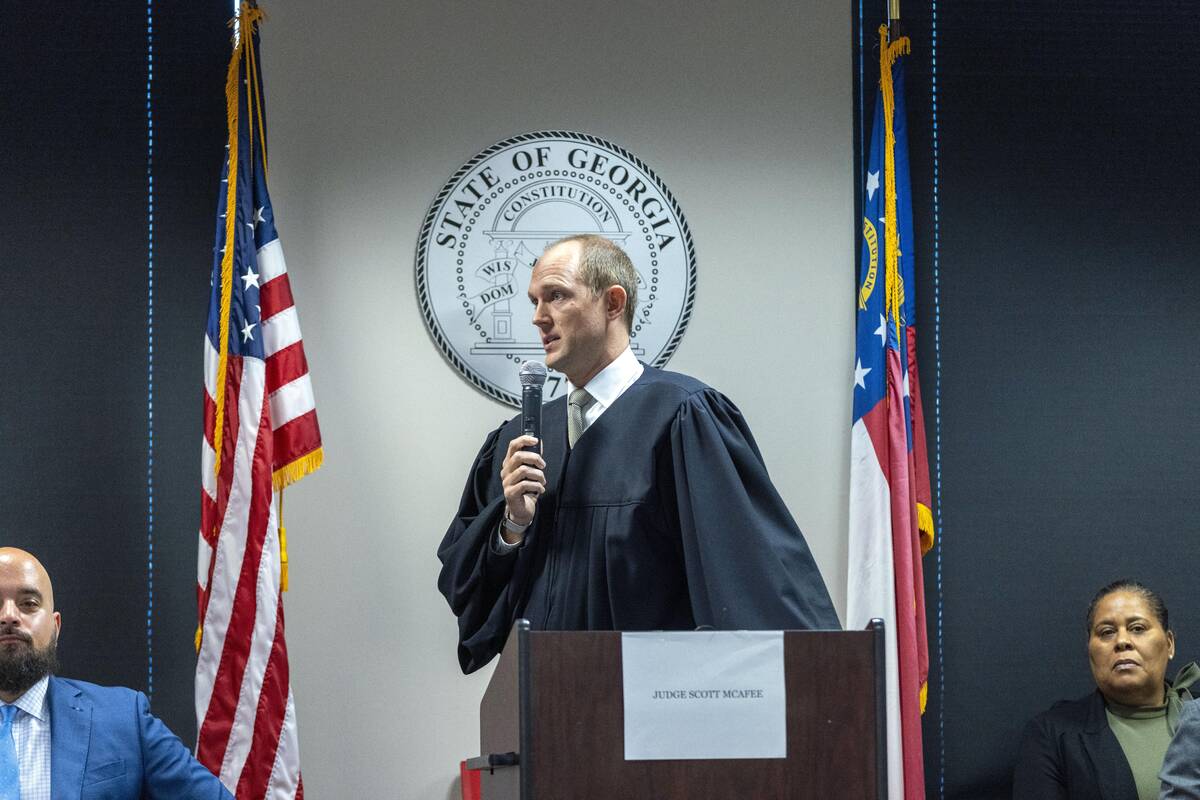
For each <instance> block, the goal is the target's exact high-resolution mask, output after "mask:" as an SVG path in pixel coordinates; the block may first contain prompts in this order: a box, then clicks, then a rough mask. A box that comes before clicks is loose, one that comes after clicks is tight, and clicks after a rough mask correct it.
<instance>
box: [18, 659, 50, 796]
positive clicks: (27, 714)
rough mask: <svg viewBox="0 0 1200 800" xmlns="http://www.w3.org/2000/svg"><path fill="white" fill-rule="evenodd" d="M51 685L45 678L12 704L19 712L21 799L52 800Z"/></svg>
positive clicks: (46, 677) (48, 679) (47, 678)
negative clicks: (48, 695)
mask: <svg viewBox="0 0 1200 800" xmlns="http://www.w3.org/2000/svg"><path fill="white" fill-rule="evenodd" d="M49 686H50V678H49V677H48V676H42V679H41V680H40V681H38V682H37V683H35V684H34V685H33V686H30V687H29V689H28V690H27V691H26V692H25V694H23V695H21V696H20V697H18V698H17V701H16V702H15V703H13V704H12V705H14V706H16V707H17V708H18V709H19V711H17V714H16V716H14V717H13V726H12V727H13V743H14V744H15V745H16V748H17V764H18V766H19V769H20V770H21V800H50V707H49V705H48V704H47V703H46V689H47V688H49Z"/></svg>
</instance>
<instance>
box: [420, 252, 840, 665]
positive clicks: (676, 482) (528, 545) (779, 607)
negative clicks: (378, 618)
mask: <svg viewBox="0 0 1200 800" xmlns="http://www.w3.org/2000/svg"><path fill="white" fill-rule="evenodd" d="M597 254H598V257H597ZM597 264H598V265H599V266H597ZM614 276H615V277H614ZM636 282H637V281H636V273H635V272H634V270H633V266H632V264H631V263H630V262H629V259H628V256H626V255H625V254H624V253H623V252H622V251H620V249H619V248H617V247H616V246H615V245H613V244H611V243H610V242H608V240H606V239H601V238H599V237H595V236H583V237H571V238H570V239H567V240H562V241H560V242H557V243H555V244H553V245H551V246H550V247H549V248H547V250H546V252H545V253H544V254H543V256H542V258H541V259H539V260H538V263H537V264H536V265H535V267H534V271H533V276H532V279H531V281H530V288H529V296H530V300H531V301H533V303H534V317H533V323H534V325H535V326H537V327H538V329H539V330H540V331H541V333H542V341H543V345H544V347H545V349H546V362H547V365H548V366H550V367H551V368H553V369H558V370H560V371H562V372H563V373H564V374H566V376H567V377H568V378H569V379H570V380H571V381H572V383H573V384H574V385H575V386H583V387H584V388H586V387H587V384H588V381H590V380H592V379H593V378H594V377H595V376H596V375H597V374H598V373H599V372H600V371H602V370H603V369H604V368H605V367H606V366H607V365H610V364H612V363H613V362H614V361H615V360H616V359H617V358H618V357H619V356H621V355H622V354H626V353H627V352H628V347H629V334H628V332H629V329H630V325H631V322H632V317H633V308H634V305H635V304H636ZM627 358H629V359H632V356H627ZM566 415H567V402H566V398H559V399H557V400H554V401H551V402H549V403H546V404H545V405H544V406H543V407H542V442H541V445H542V458H543V459H544V462H545V464H544V468H541V469H539V468H538V466H540V465H535V464H534V463H533V462H534V460H539V461H540V459H538V457H537V456H536V454H532V453H524V452H522V451H521V450H520V448H519V446H517V444H518V443H514V447H513V449H512V452H510V443H511V442H513V440H514V439H516V438H518V437H520V436H521V433H522V430H521V419H520V417H519V416H518V417H515V418H513V419H512V420H509V421H508V422H507V423H505V424H504V425H503V426H501V427H500V428H499V429H498V430H496V431H494V432H493V433H492V434H491V435H490V436H489V437H488V438H487V441H486V442H484V445H483V447H482V448H481V449H480V451H479V454H478V455H477V456H476V458H475V463H474V465H473V466H472V468H471V474H470V476H469V477H468V480H467V485H466V488H465V489H464V490H463V495H462V500H461V502H460V503H459V508H458V513H457V514H456V516H455V518H454V521H453V522H452V523H451V525H450V528H449V530H448V531H447V532H446V535H445V537H444V538H443V540H442V544H441V547H440V548H439V549H438V557H439V558H440V559H441V562H442V571H441V575H440V576H439V578H438V587H439V588H440V589H441V591H442V593H443V594H444V595H445V596H446V599H447V600H448V601H449V603H450V608H451V609H452V610H453V612H454V614H455V615H456V616H457V617H458V626H459V648H458V656H459V662H460V664H461V665H462V668H463V671H464V672H472V671H474V670H476V669H478V668H479V667H481V666H483V665H484V664H486V663H487V662H488V661H490V660H491V659H492V658H493V657H494V656H495V655H496V654H497V653H498V652H500V650H501V648H503V646H504V642H505V639H506V638H507V636H508V632H509V630H510V629H511V627H512V625H513V623H514V622H515V621H516V620H517V619H519V618H522V617H524V618H527V619H529V621H530V623H531V625H532V627H533V628H534V629H535V630H622V631H644V630H692V629H694V628H696V627H698V626H711V627H713V628H718V629H726V630H738V629H749V630H755V629H758V630H773V629H795V628H804V629H838V628H839V624H838V620H837V615H836V614H835V613H834V610H833V604H832V603H831V602H830V600H829V594H828V592H827V591H826V588H825V583H824V581H823V580H822V579H821V575H820V573H819V572H818V571H817V567H816V564H815V563H814V562H813V558H812V554H811V553H810V552H809V549H808V545H807V544H806V543H805V541H804V536H803V534H801V532H800V529H799V528H798V527H797V526H796V523H795V522H794V521H793V520H792V517H791V515H790V514H789V513H788V510H787V507H786V506H785V505H784V502H783V499H782V498H781V497H780V496H779V493H778V492H777V491H776V490H775V487H774V486H773V485H772V484H771V480H770V478H769V477H768V475H767V470H766V466H765V465H764V464H763V460H762V455H761V454H760V453H759V451H758V446H757V445H756V444H755V442H754V437H753V436H752V435H751V433H750V430H749V428H748V427H747V426H746V423H745V420H743V419H742V415H741V413H740V412H739V411H738V410H737V408H736V407H734V405H733V404H732V403H731V402H729V400H727V399H726V398H725V397H723V396H722V395H721V394H720V393H718V392H716V391H714V390H713V389H711V388H709V387H708V386H705V385H704V384H703V383H701V382H699V381H697V380H695V379H693V378H689V377H687V376H684V375H679V374H676V373H671V372H663V371H660V370H657V369H654V368H653V367H644V368H643V372H642V374H641V375H640V377H638V378H637V380H635V381H634V382H633V383H632V384H630V385H629V387H628V388H627V389H625V391H624V392H623V393H621V394H620V395H619V396H618V397H617V398H616V399H615V401H613V402H612V405H611V406H609V407H607V408H605V409H604V410H603V412H602V413H601V414H600V416H599V417H598V418H597V419H595V421H594V422H592V424H591V425H590V426H588V427H587V428H586V429H585V430H584V431H583V434H582V436H581V437H580V438H579V440H578V441H577V442H575V446H574V447H573V448H571V447H568V444H567V432H566V431H567V422H566ZM532 442H533V440H532V439H531V440H529V443H532ZM502 466H503V467H505V473H506V474H507V475H508V478H507V480H509V481H514V480H515V481H516V482H515V483H509V484H505V482H504V480H505V479H502V476H501V473H502ZM514 475H517V476H518V477H516V478H515V479H514ZM521 476H525V477H521ZM530 476H532V479H531V480H528V481H525V478H528V477H530ZM523 481H524V482H523ZM506 485H507V486H508V487H509V489H510V496H511V498H510V499H509V500H506V498H505V487H506ZM531 491H532V492H533V494H530V492H531ZM514 508H515V509H516V515H519V517H520V518H518V516H516V515H514ZM506 510H507V512H508V515H509V519H510V521H511V522H513V523H516V524H517V526H518V527H517V529H518V530H521V527H520V526H523V525H526V524H528V527H526V528H524V530H523V534H522V538H521V540H520V546H519V547H515V548H511V549H510V548H507V547H501V546H499V545H500V541H499V537H500V524H501V520H502V519H503V518H505V514H506ZM506 538H507V537H506Z"/></svg>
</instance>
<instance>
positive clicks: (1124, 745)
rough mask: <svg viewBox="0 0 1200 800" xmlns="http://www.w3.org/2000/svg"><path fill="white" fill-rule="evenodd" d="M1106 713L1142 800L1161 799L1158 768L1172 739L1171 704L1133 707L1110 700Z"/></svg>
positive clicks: (1139, 799)
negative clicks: (1169, 721) (1169, 723)
mask: <svg viewBox="0 0 1200 800" xmlns="http://www.w3.org/2000/svg"><path fill="white" fill-rule="evenodd" d="M1105 713H1106V714H1107V715H1108V727H1109V728H1111V729H1112V732H1113V733H1114V734H1115V735H1116V737H1117V741H1118V742H1120V743H1121V749H1122V750H1123V751H1125V760H1126V761H1128V762H1129V769H1130V771H1131V772H1133V782H1134V783H1135V784H1137V796H1138V800H1158V785H1159V784H1158V770H1159V769H1160V768H1161V767H1162V763H1163V756H1165V755H1166V754H1167V745H1168V744H1170V743H1171V730H1170V728H1169V727H1168V726H1167V706H1165V705H1163V706H1158V707H1156V708H1131V707H1130V706H1122V705H1119V704H1117V703H1114V702H1113V701H1111V700H1109V701H1108V707H1107V708H1106V709H1105Z"/></svg>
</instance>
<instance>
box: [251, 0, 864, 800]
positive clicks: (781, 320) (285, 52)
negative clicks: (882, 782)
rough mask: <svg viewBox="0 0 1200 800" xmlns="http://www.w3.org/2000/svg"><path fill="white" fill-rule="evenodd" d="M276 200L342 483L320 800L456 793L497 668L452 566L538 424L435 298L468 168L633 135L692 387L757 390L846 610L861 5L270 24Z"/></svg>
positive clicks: (298, 605) (294, 542)
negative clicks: (470, 378)
mask: <svg viewBox="0 0 1200 800" xmlns="http://www.w3.org/2000/svg"><path fill="white" fill-rule="evenodd" d="M266 10H267V13H268V15H269V18H268V21H267V23H266V24H265V26H264V29H263V64H264V74H265V80H266V87H267V99H268V101H269V112H270V116H269V122H270V136H271V140H270V144H271V188H272V192H273V199H274V201H275V206H276V215H277V219H278V220H279V229H280V232H281V236H282V239H283V243H284V249H285V251H286V253H287V257H288V264H289V269H290V271H291V273H292V286H293V288H294V291H295V294H296V297H297V303H298V305H299V307H300V312H301V319H302V321H303V329H304V335H305V346H306V348H307V351H308V356H309V361H310V364H311V367H312V371H313V381H314V384H315V387H316V392H317V403H318V410H319V414H320V419H321V426H322V429H323V433H324V441H325V447H326V459H327V460H326V466H325V468H324V469H323V470H322V471H321V472H320V473H318V474H317V475H316V476H315V477H312V478H309V479H308V480H306V481H304V482H303V483H302V484H300V485H299V486H298V487H296V488H294V489H292V490H289V492H288V495H287V505H286V517H285V521H286V522H287V524H288V528H289V537H288V538H289V545H290V548H291V549H290V556H291V570H292V591H291V592H290V593H289V594H288V596H287V601H286V602H287V617H288V643H289V645H290V651H291V664H292V681H293V687H294V690H295V693H296V698H297V707H298V711H299V717H300V735H301V747H302V753H303V766H304V779H305V784H306V788H307V790H308V792H309V794H310V796H312V797H314V798H338V797H363V798H367V797H369V798H384V797H402V798H438V799H439V800H440V798H447V797H453V796H455V794H454V793H455V792H456V791H457V788H456V786H455V784H454V781H455V777H456V765H457V762H458V760H459V759H460V758H462V757H466V756H470V755H475V754H477V749H478V740H477V728H476V726H477V718H478V702H479V697H480V695H481V693H482V691H483V689H484V687H485V685H486V681H487V678H488V676H489V675H490V669H488V670H483V671H481V672H480V673H478V674H475V675H472V676H469V677H464V676H463V675H462V674H461V673H460V671H459V668H458V664H457V661H456V658H455V644H456V631H455V623H454V619H453V617H452V616H451V614H450V611H449V609H448V608H447V606H446V604H445V602H444V600H443V599H442V597H441V595H439V594H438V592H437V589H436V586H435V581H436V578H437V572H438V562H437V559H436V557H435V550H436V548H437V545H438V542H439V540H440V539H441V536H442V534H443V532H444V530H445V528H446V525H447V523H448V521H449V519H450V516H451V515H452V513H453V511H454V509H455V507H456V504H457V501H458V495H459V493H460V491H461V489H462V481H463V480H464V478H465V476H466V471H467V467H468V466H469V464H470V462H471V458H472V456H473V455H474V454H475V452H476V450H477V448H478V446H479V444H480V443H481V441H482V437H483V435H484V434H485V433H486V432H487V431H488V430H490V429H491V428H492V427H494V426H495V425H496V424H498V422H499V421H501V420H502V419H503V418H505V417H507V416H509V415H510V414H511V411H510V410H509V409H507V408H505V407H503V406H501V405H499V404H498V403H496V402H494V401H491V400H489V399H487V398H486V397H484V396H483V395H482V394H480V393H479V392H478V391H476V390H475V389H474V388H472V387H471V386H470V385H469V384H467V383H466V382H465V381H464V380H463V379H462V378H460V377H459V376H458V374H457V373H456V372H454V371H453V370H452V369H451V368H450V367H449V366H448V365H447V364H446V363H445V362H444V361H443V359H442V357H441V355H440V353H439V351H438V350H437V348H436V347H435V346H434V344H433V343H432V341H431V340H430V338H429V336H428V335H427V333H426V331H425V326H424V322H423V320H422V318H421V314H420V312H419V310H418V308H417V304H416V299H415V291H414V287H413V257H414V251H415V246H416V237H417V232H418V227H419V225H420V222H421V220H422V217H423V215H424V213H425V211H426V210H427V208H428V205H429V203H430V202H431V201H432V199H433V196H434V194H435V193H436V191H437V190H438V189H439V188H440V187H441V185H442V183H443V182H444V181H445V180H446V179H447V178H448V177H449V176H450V173H451V172H452V171H453V170H455V169H457V168H458V167H459V166H460V165H461V164H462V163H464V162H465V161H466V160H467V159H468V158H470V157H471V156H473V155H475V154H476V153H477V152H478V151H480V150H482V149H483V148H485V147H487V146H489V145H491V144H493V143H495V142H497V141H499V140H501V139H503V138H506V137H508V136H510V135H513V134H516V133H521V132H525V131H529V130H537V129H552V128H565V129H570V130H579V131H584V132H588V133H592V134H595V135H598V136H600V137H602V138H605V139H608V140H610V141H612V142H615V143H616V144H619V145H621V146H623V147H625V148H627V149H628V150H630V151H632V152H633V153H634V154H636V155H638V156H639V157H641V158H642V159H643V160H645V161H646V163H647V164H649V165H650V167H651V169H653V170H654V171H655V172H656V173H657V174H658V175H659V176H660V177H662V178H663V180H664V181H665V182H666V183H667V185H668V186H669V187H670V188H671V190H672V191H673V192H674V194H675V196H676V197H677V198H678V200H679V202H680V204H681V206H682V207H683V210H684V213H685V214H686V216H687V219H688V221H689V223H690V225H691V229H692V232H693V235H694V237H695V242H696V252H697V260H698V275H699V286H698V292H697V302H696V307H695V312H694V314H693V317H692V321H691V326H690V328H689V329H688V332H687V335H686V336H685V337H684V339H683V342H682V344H681V345H680V347H679V349H678V351H677V352H676V355H675V357H674V358H673V359H672V361H671V363H670V365H669V368H671V369H675V370H679V371H682V372H687V373H690V374H692V375H695V376H697V377H699V378H701V379H703V380H705V381H707V382H708V383H711V384H713V385H714V386H717V387H718V388H720V389H722V390H723V391H724V392H726V393H727V394H729V395H730V396H731V397H732V398H733V399H734V401H735V402H737V403H738V405H739V406H740V407H741V408H742V410H743V412H744V413H745V415H746V417H747V418H748V420H749V421H750V424H751V426H752V427H753V429H754V431H755V434H756V436H757V438H758V441H759V444H760V446H761V447H762V450H763V452H764V455H765V457H766V460H767V464H768V466H769V467H770V469H771V472H772V475H773V476H774V479H775V482H776V485H777V486H778V487H779V489H780V490H781V492H782V493H783V496H784V497H785V498H786V500H787V502H788V505H789V506H790V507H791V509H792V512H793V514H794V515H795V516H796V519H797V521H798V522H799V523H800V526H801V528H802V529H803V530H804V531H805V533H806V534H807V536H808V540H809V543H810V544H811V546H812V548H813V551H814V552H815V554H816V558H817V562H818V564H819V565H820V567H821V570H822V572H823V573H824V575H825V578H826V581H827V583H828V584H829V588H830V591H831V593H832V595H833V597H834V602H835V603H836V604H837V607H838V609H839V611H844V606H845V578H844V574H845V566H846V545H845V534H844V531H845V527H846V493H847V474H848V461H849V454H848V445H847V442H848V425H849V418H850V386H851V380H852V378H851V376H852V360H853V350H852V346H853V345H852V335H853V330H852V323H853V312H852V297H853V284H854V278H853V254H852V248H853V215H852V210H851V205H852V201H853V192H852V181H853V178H852V174H853V173H852V140H851V119H852V117H851V76H850V70H849V67H850V19H849V7H848V6H846V5H845V4H842V3H816V2H811V0H810V1H809V2H808V3H804V2H801V3H797V2H793V1H791V0H789V1H787V2H784V1H782V0H780V1H778V2H758V3H743V2H734V1H733V0H724V1H723V2H711V3H702V2H682V1H676V2H654V3H650V2H645V3H640V2H639V3H633V2H627V3H624V4H617V3H610V4H600V3H585V2H579V1H578V0H559V2H539V3H532V2H529V3H505V2H494V3H487V4H484V3H471V4H468V3H454V2H446V0H413V1H412V2H401V3H393V2H367V1H366V0H358V1H357V2H354V1H352V2H340V3H330V2H317V1H316V0H288V2H278V3H272V4H270V5H269V6H268V7H267V9H266Z"/></svg>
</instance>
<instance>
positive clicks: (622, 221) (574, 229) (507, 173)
mask: <svg viewBox="0 0 1200 800" xmlns="http://www.w3.org/2000/svg"><path fill="white" fill-rule="evenodd" d="M577 233H594V234H598V235H600V236H604V237H606V238H608V239H610V240H611V241H613V242H614V243H616V244H617V245H619V246H620V247H621V248H622V249H624V250H625V252H626V253H628V254H629V257H630V259H632V261H633V265H634V267H635V268H636V269H637V272H638V306H637V311H636V316H635V318H634V324H633V330H632V331H630V346H631V347H632V348H633V352H634V354H635V355H637V357H638V358H639V359H640V360H642V361H644V362H646V363H648V364H652V365H654V366H659V367H661V366H662V365H664V364H665V363H666V362H667V360H668V359H669V358H670V357H671V354H672V353H673V352H674V351H675V348H676V346H677V345H678V344H679V340H680V339H681V338H682V337H683V333H684V330H685V329H686V328H687V323H688V319H689V318H690V316H691V313H692V304H693V302H694V300H695V293H696V255H695V251H694V249H693V246H692V235H691V232H690V231H689V230H688V226H687V222H686V221H685V220H684V218H683V212H682V211H681V210H680V208H679V204H678V203H677V202H675V198H674V197H673V196H672V195H671V192H670V191H669V190H668V189H667V187H666V186H665V185H664V184H663V182H662V181H661V180H660V179H659V178H658V176H657V175H655V174H654V173H653V172H651V171H650V169H649V168H648V167H647V166H646V165H645V164H643V163H642V161H641V160H640V159H638V158H637V157H636V156H634V155H633V154H632V153H629V152H628V151H626V150H624V149H622V148H620V147H617V146H616V145H614V144H611V143H609V142H606V141H604V140H603V139H599V138H597V137H595V136H590V135H588V134H585V133H574V132H570V131H539V132H535V133H526V134H522V135H520V136H514V137H512V138H509V139H505V140H504V141H502V142H498V143H496V144H494V145H492V146H491V147H489V148H487V149H486V150H484V151H483V152H482V153H480V154H479V155H477V156H475V157H474V158H472V159H471V160H470V161H468V162H467V163H466V164H464V165H463V166H462V167H461V168H460V169H459V170H458V171H457V172H455V173H454V175H453V176H452V177H451V178H450V180H449V181H447V182H446V184H445V186H443V187H442V189H441V191H440V192H438V194H437V197H436V198H435V199H434V201H433V204H432V205H431V206H430V208H429V213H428V214H426V215H425V221H424V223H423V224H422V225H421V235H420V238H419V240H418V242H417V263H416V283H417V299H418V302H419V303H420V305H421V312H422V314H423V315H424V317H425V323H426V325H427V326H428V327H429V333H430V335H431V336H432V337H433V340H434V342H436V343H437V345H438V347H439V348H440V349H441V351H442V353H443V355H445V357H446V359H447V360H448V361H449V362H450V364H451V365H452V366H453V367H454V368H455V369H456V370H458V372H459V373H461V374H462V376H463V377H464V378H466V379H467V380H468V381H470V382H471V383H472V384H473V385H474V386H476V387H477V388H478V389H479V390H480V391H482V392H484V393H486V394H488V395H490V396H491V397H494V398H496V399H497V400H500V401H502V402H505V403H509V404H510V405H514V406H520V404H521V386H520V381H519V380H518V370H519V366H520V364H521V362H522V361H524V360H525V359H530V358H532V359H538V360H541V358H542V357H543V354H544V353H543V350H542V345H541V337H540V335H539V334H538V331H537V329H536V328H535V327H534V326H533V323H532V322H531V320H532V316H533V313H532V310H531V307H530V304H529V300H528V297H527V294H526V293H527V290H528V288H529V278H530V275H531V273H532V270H533V263H534V261H536V260H537V258H538V257H539V256H540V255H541V254H542V251H543V250H544V249H545V247H546V245H548V244H550V243H551V242H553V241H555V240H556V239H560V238H562V237H564V236H570V235H573V234H577ZM564 386H565V380H564V378H563V377H562V376H561V375H558V374H556V373H554V372H551V373H550V378H549V380H548V381H547V383H546V386H545V389H544V397H545V398H546V399H547V400H550V399H553V398H555V397H558V396H560V395H562V393H563V391H564Z"/></svg>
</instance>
